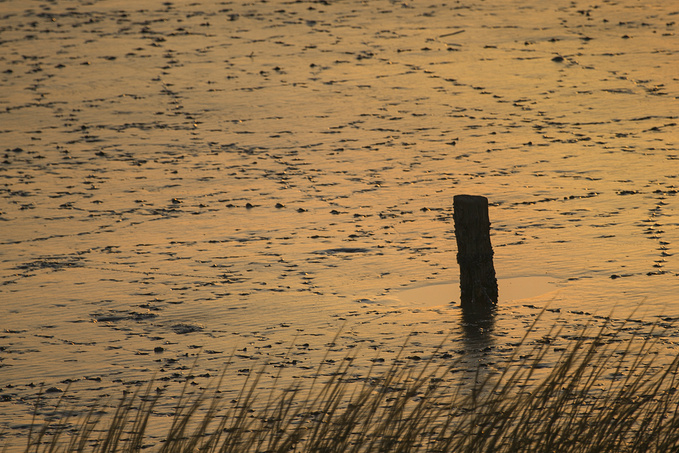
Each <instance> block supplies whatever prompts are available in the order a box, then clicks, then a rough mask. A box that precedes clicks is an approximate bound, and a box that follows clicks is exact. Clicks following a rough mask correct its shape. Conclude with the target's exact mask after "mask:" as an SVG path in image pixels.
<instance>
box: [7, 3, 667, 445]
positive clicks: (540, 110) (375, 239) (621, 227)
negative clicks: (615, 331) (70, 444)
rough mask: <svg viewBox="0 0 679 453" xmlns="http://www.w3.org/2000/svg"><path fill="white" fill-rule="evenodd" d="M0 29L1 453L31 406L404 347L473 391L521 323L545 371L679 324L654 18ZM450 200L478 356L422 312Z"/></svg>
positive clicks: (560, 10) (450, 276) (199, 15)
mask: <svg viewBox="0 0 679 453" xmlns="http://www.w3.org/2000/svg"><path fill="white" fill-rule="evenodd" d="M0 5H1V6H0V147H1V149H2V155H1V156H0V157H1V160H0V178H1V179H2V180H1V181H0V300H1V303H0V327H1V328H2V333H1V334H0V384H1V385H2V388H1V389H0V427H1V428H4V431H5V433H4V436H5V438H4V439H3V442H4V441H7V442H10V443H11V442H13V441H12V439H15V438H21V436H23V435H25V433H26V431H27V427H28V425H29V424H31V423H32V421H31V420H32V413H33V411H34V405H35V402H36V395H37V394H38V392H39V388H40V386H43V389H45V390H48V391H49V392H48V393H47V394H46V395H45V397H46V401H45V405H46V406H47V405H49V404H50V402H51V401H53V400H55V399H56V398H57V397H59V396H60V395H63V391H65V390H66V389H67V388H68V399H69V401H70V402H72V403H73V404H74V405H76V406H78V405H81V406H85V405H87V404H91V403H92V402H96V401H99V402H101V401H105V400H106V399H107V398H111V399H113V400H115V398H116V397H117V396H118V395H119V394H120V393H121V392H122V390H123V389H125V388H128V387H130V386H132V387H134V386H135V385H141V384H142V383H146V382H148V381H149V380H150V379H151V378H152V377H154V376H155V379H156V380H158V382H159V391H165V392H167V393H168V394H172V392H176V391H178V389H179V388H181V386H182V385H183V383H184V382H185V381H186V379H187V377H188V378H189V379H191V380H192V382H193V383H194V384H195V386H197V387H200V386H201V385H205V382H207V380H209V379H210V377H211V376H215V375H217V374H218V373H219V370H221V369H223V367H224V365H225V363H226V362H228V361H232V362H234V365H233V366H232V368H233V369H234V370H236V373H235V375H234V376H231V380H230V381H229V382H231V383H232V384H233V389H236V388H238V386H239V385H240V383H242V380H243V379H244V377H245V376H247V374H248V373H249V371H250V370H251V369H254V367H255V366H256V364H258V363H261V362H262V361H268V362H269V367H270V368H269V369H270V373H271V374H272V375H273V374H275V373H278V371H279V370H281V369H284V370H285V373H288V375H289V376H290V377H293V376H295V375H303V374H304V373H305V372H306V371H307V370H313V369H315V366H316V365H317V364H318V362H319V361H321V360H323V357H324V354H325V352H326V351H327V349H328V347H330V348H333V349H334V350H336V351H335V352H338V353H339V354H342V353H344V352H346V351H348V350H351V349H353V348H357V347H358V348H363V349H365V351H366V354H365V357H364V358H365V362H366V367H368V366H379V364H380V363H381V362H380V360H383V361H384V363H386V364H388V363H389V361H390V360H391V358H393V355H394V354H395V351H397V350H398V348H399V347H400V345H401V344H403V342H404V340H405V338H406V336H407V335H408V334H411V333H412V334H414V336H413V337H412V338H411V342H410V346H409V347H410V348H412V350H411V351H409V354H410V355H412V356H415V355H419V356H422V357H425V356H426V355H427V354H428V353H429V351H431V350H432V348H433V347H434V346H435V345H438V344H439V343H440V342H441V340H442V339H443V338H446V336H448V335H450V336H449V340H447V341H448V343H446V346H445V347H444V350H445V351H447V352H449V353H450V354H465V353H466V354H468V355H469V361H468V365H469V367H470V368H473V367H474V366H475V364H476V363H478V360H477V359H476V358H475V357H477V356H475V355H474V354H484V355H488V354H490V355H494V356H497V357H500V356H502V355H503V354H508V351H509V350H511V344H512V343H513V342H514V341H515V339H516V338H521V337H522V335H523V332H524V330H525V328H526V327H527V326H528V325H530V324H531V323H532V321H533V320H534V318H535V317H536V316H537V315H538V313H539V312H540V311H541V309H542V308H543V307H545V306H548V309H549V311H547V312H545V314H544V317H543V319H542V322H544V323H545V326H549V325H550V324H553V323H561V324H562V325H563V326H565V327H564V329H565V330H564V331H563V332H562V333H563V335H561V336H560V337H559V338H558V339H553V341H554V342H555V346H554V347H555V348H560V347H562V346H563V345H558V343H559V342H568V341H569V339H570V338H572V336H569V335H570V334H569V333H568V332H577V331H579V329H580V328H581V327H582V326H583V325H588V324H592V323H594V324H596V323H599V322H604V320H606V319H607V318H609V317H610V318H612V319H614V320H618V319H624V318H626V317H627V316H628V315H629V313H630V312H632V311H634V310H636V312H635V314H634V317H635V320H636V321H637V322H638V324H639V325H640V326H646V325H652V324H654V323H656V322H657V321H658V320H660V322H663V323H671V322H672V321H673V320H674V319H675V318H677V317H679V305H678V304H677V290H678V289H679V277H678V273H679V268H678V267H679V266H678V264H679V261H678V258H677V250H676V246H677V243H678V242H679V228H678V227H679V211H678V208H677V200H678V198H677V193H678V192H679V179H678V175H679V145H678V142H679V132H678V129H677V116H678V114H677V112H678V110H677V105H678V104H677V96H679V78H678V76H677V67H678V63H679V58H678V51H679V40H677V36H676V33H677V25H676V21H677V18H678V16H679V8H677V6H676V5H673V3H672V2H664V1H660V0H657V1H651V2H644V4H643V5H642V4H640V3H639V2H636V1H633V0H622V1H619V2H615V3H613V2H608V1H602V2H595V3H593V4H585V3H575V2H570V1H557V2H549V3H544V2H537V1H534V2H522V4H521V5H520V6H517V5H516V4H514V3H512V2H504V1H500V0H491V1H485V2H472V1H470V2H465V1H459V2H457V1H455V2H448V3H446V4H443V3H441V2H430V1H422V2H420V1H414V2H399V1H375V2H372V1H371V2H356V1H339V2H323V1H322V2H316V1H309V2H305V1H299V2H277V1H276V2H273V1H272V2H229V1H227V2H215V1H199V2H193V3H184V2H176V3H173V2H165V3H162V4H161V3H156V2H143V1H142V2H124V1H113V0H111V1H64V2H61V1H60V2H49V1H31V2H29V3H26V2H24V1H18V0H9V1H4V2H2V3H0ZM460 193H471V194H478V195H484V196H487V197H488V198H489V200H490V202H491V208H490V217H491V222H492V241H493V245H494V248H495V268H496V270H497V273H498V276H499V277H500V278H501V280H502V281H505V282H506V285H508V286H506V287H507V288H509V289H507V291H510V289H511V291H512V292H511V293H508V294H512V297H504V298H503V294H502V293H501V294H500V298H501V304H500V307H499V311H498V313H497V316H496V318H495V320H494V323H493V326H492V328H490V329H488V330H487V331H486V332H482V335H480V336H478V335H477V333H478V332H477V333H470V332H469V331H468V330H466V329H465V325H464V323H463V322H462V318H461V313H460V310H459V308H458V306H457V305H456V303H455V298H456V297H457V295H456V294H452V295H451V297H450V298H447V297H446V296H445V294H443V295H441V291H440V290H442V289H443V290H444V291H445V290H450V291H454V289H455V285H456V284H455V279H456V278H457V272H458V269H457V265H456V261H455V253H456V249H455V237H454V231H453V223H452V199H453V196H454V195H455V194H460ZM446 285H447V286H446ZM517 285H518V288H517V287H516V286H517ZM543 285H544V286H543ZM537 288H539V289H540V290H537ZM543 290H544V291H543ZM501 291H502V283H501ZM451 302H452V303H451ZM340 329H341V332H342V333H341V334H340V336H339V337H338V340H339V341H338V342H336V343H333V344H332V345H329V342H330V341H331V340H332V339H333V338H334V336H335V334H336V333H337V332H338V331H340ZM545 329H547V327H545ZM545 332H546V330H543V331H540V330H539V329H538V330H536V333H535V335H536V338H537V339H536V341H538V340H539V339H541V338H542V336H543V335H544V334H545ZM664 335H665V336H664V337H663V339H662V341H661V342H660V343H659V344H660V345H661V346H662V347H661V349H660V350H659V352H658V355H659V357H672V356H673V355H675V354H676V352H677V351H676V338H675V337H674V336H673V335H672V334H671V330H670V331H667V332H665V334H664ZM550 341H552V340H550ZM446 348H447V349H446ZM470 351H475V352H474V353H472V352H470ZM197 356H198V359H196V357H197ZM659 360H660V359H659ZM194 363H195V368H193V371H191V367H192V366H194V365H193V364H194ZM659 363H660V365H659V366H661V364H662V361H659ZM375 364H377V365H375ZM359 369H360V367H359ZM285 373H284V377H285ZM227 390H228V389H227ZM227 390H225V391H227ZM234 391H235V390H234ZM1 430H2V429H0V431H1ZM19 442H23V440H20V441H19ZM22 445H23V444H22Z"/></svg>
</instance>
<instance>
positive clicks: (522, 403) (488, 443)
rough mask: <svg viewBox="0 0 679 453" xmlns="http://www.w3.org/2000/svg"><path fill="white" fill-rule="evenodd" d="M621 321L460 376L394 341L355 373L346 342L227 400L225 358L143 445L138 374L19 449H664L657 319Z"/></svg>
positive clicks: (147, 413) (149, 404)
mask: <svg viewBox="0 0 679 453" xmlns="http://www.w3.org/2000/svg"><path fill="white" fill-rule="evenodd" d="M536 322H537V321H536ZM533 325H535V324H533ZM558 329H559V328H558V327H556V326H554V327H553V328H552V331H551V332H550V335H549V337H555V336H557V335H559V333H560V332H559V330H558ZM629 330H630V329H629V328H628V326H627V324H623V325H622V326H619V327H612V326H611V325H610V324H605V325H603V326H601V327H599V328H597V329H595V328H593V327H587V328H584V329H583V330H582V331H581V332H580V334H579V335H576V336H575V338H573V340H572V341H571V342H570V346H569V347H567V348H564V349H563V350H562V351H560V352H558V354H559V355H558V356H557V357H556V358H555V357H554V354H555V353H554V351H553V349H554V348H551V349H550V345H549V342H548V341H546V342H538V343H537V344H535V345H532V346H529V345H528V342H527V341H526V338H528V333H527V334H526V336H525V337H524V339H523V340H522V341H521V342H520V344H518V346H516V348H515V349H514V351H513V352H512V353H511V356H510V357H509V359H508V360H507V361H506V362H503V364H502V366H501V367H499V368H498V371H496V372H492V373H480V372H479V373H478V374H477V375H476V378H475V379H468V382H465V383H461V382H460V381H459V379H458V378H456V376H459V374H460V361H459V360H453V359H450V358H446V359H444V358H442V357H444V356H443V355H442V354H441V353H440V352H441V350H440V349H439V350H437V351H434V353H433V354H432V356H431V357H432V358H431V359H429V360H422V361H418V360H409V359H406V358H403V355H404V351H405V346H404V348H402V349H401V351H400V353H398V355H397V357H396V358H395V359H394V360H393V363H392V364H391V365H390V366H389V367H387V369H386V371H382V372H377V371H376V369H374V368H373V369H370V371H369V372H368V373H367V374H366V375H364V376H362V377H360V378H357V377H356V373H354V372H353V371H354V370H353V368H352V367H353V362H354V359H355V357H356V355H355V354H356V352H354V355H349V356H346V357H344V360H340V361H339V363H338V364H335V365H332V366H333V367H334V368H332V369H330V370H328V367H329V366H330V365H328V364H327V362H326V360H323V361H322V362H321V365H319V366H318V368H317V369H316V372H315V374H314V376H313V378H312V379H311V380H309V379H306V380H302V379H298V380H296V381H294V382H293V383H292V384H289V385H287V386H285V387H284V388H279V386H278V385H276V384H274V386H273V389H269V390H262V388H261V387H262V386H261V385H260V378H261V376H262V374H263V367H262V370H260V371H259V372H257V371H253V372H251V373H250V375H249V376H248V378H247V380H246V382H245V384H244V385H243V387H242V389H241V390H240V393H239V395H238V396H237V398H234V399H231V400H228V401H227V399H226V398H224V397H223V396H222V394H221V393H220V391H219V388H220V386H221V385H222V380H223V379H224V378H225V377H227V376H228V375H229V371H230V370H229V369H228V368H227V369H225V370H224V372H223V373H222V375H221V377H220V378H219V379H217V380H216V381H215V382H214V383H213V384H212V385H211V386H210V387H209V388H207V389H205V390H203V391H201V392H200V393H199V394H198V395H197V396H187V388H188V387H187V385H188V381H189V380H188V379H187V382H186V384H185V386H184V391H183V392H182V395H181V397H180V399H179V401H178V402H177V404H176V406H175V410H174V417H173V418H172V422H171V424H170V427H169V429H168V431H167V433H166V434H165V435H164V436H163V437H162V438H160V440H159V441H157V437H154V439H156V441H155V443H153V442H151V441H150V438H149V432H148V426H149V419H150V417H151V416H152V414H153V411H154V407H156V404H157V403H158V402H159V399H160V398H161V395H160V394H155V393H154V392H153V383H152V382H151V383H149V384H148V386H146V387H145V389H144V390H140V389H137V391H136V392H134V393H130V394H126V395H124V396H123V397H122V398H121V400H120V402H119V404H118V406H117V408H116V410H115V411H114V413H113V414H111V415H108V416H104V415H103V414H101V413H99V412H97V411H96V410H95V409H91V410H90V411H89V412H87V413H86V414H85V415H81V416H80V418H79V419H77V420H70V419H62V420H59V422H58V423H52V424H49V423H47V424H45V425H44V426H42V428H41V429H40V430H38V431H36V432H29V433H28V435H27V439H26V442H27V443H26V448H25V451H26V452H36V453H38V452H60V451H76V452H81V451H83V452H84V451H88V452H89V451H93V452H138V451H158V452H193V451H200V452H271V453H273V452H324V453H326V452H327V453H330V452H341V453H349V452H470V453H471V452H487V451H493V452H533V451H540V452H547V451H549V452H644V453H649V452H667V451H677V448H679V416H678V415H677V407H678V405H679V397H678V395H677V391H676V389H677V384H678V382H677V368H678V367H679V358H676V359H675V360H673V361H671V363H666V364H664V365H663V366H662V367H661V366H657V365H655V364H654V358H655V357H656V354H655V349H656V347H657V346H658V345H657V341H658V338H661V337H662V335H659V334H658V331H659V330H660V327H659V326H658V325H656V326H655V327H654V328H653V329H651V332H646V333H645V334H644V335H643V337H642V336H641V335H638V336H636V335H632V336H631V337H630V335H628V333H629ZM623 334H624V335H623ZM327 354H328V353H327V352H326V357H327ZM548 354H551V356H550V357H549V359H548ZM276 382H278V381H276ZM59 404H61V403H59ZM59 404H57V406H59Z"/></svg>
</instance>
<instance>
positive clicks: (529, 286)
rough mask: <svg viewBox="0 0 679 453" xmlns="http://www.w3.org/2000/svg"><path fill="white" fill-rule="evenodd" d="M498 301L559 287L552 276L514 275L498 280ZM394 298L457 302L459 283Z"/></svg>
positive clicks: (422, 302)
mask: <svg viewBox="0 0 679 453" xmlns="http://www.w3.org/2000/svg"><path fill="white" fill-rule="evenodd" d="M497 283H498V291H499V302H509V301H513V300H520V299H530V298H533V297H538V296H541V295H543V294H547V293H550V292H553V291H556V290H558V289H559V286H557V279H555V278H552V277H516V278H503V279H499V280H498V282H497ZM395 296H396V298H397V299H398V300H399V301H401V302H405V303H407V304H408V305H411V306H427V307H432V306H437V305H444V304H448V303H459V301H460V284H459V282H457V281H452V282H447V283H439V284H436V285H426V286H420V287H418V288H409V289H406V290H403V291H399V292H398V293H396V294H395Z"/></svg>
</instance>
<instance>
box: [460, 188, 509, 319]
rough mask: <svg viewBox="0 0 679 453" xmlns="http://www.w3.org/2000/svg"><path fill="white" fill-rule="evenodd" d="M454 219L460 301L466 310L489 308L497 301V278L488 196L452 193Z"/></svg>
mask: <svg viewBox="0 0 679 453" xmlns="http://www.w3.org/2000/svg"><path fill="white" fill-rule="evenodd" d="M453 220H454V221H455V238H456V240H457V263H458V264H459V265H460V303H461V304H462V308H463V310H465V311H468V312H475V313H483V312H489V311H491V310H492V308H493V307H494V306H495V305H496V304H497V296H498V293H497V279H496V278H495V267H494V266H493V247H492V246H491V244H490V219H489V217H488V199H487V198H486V197H481V196H476V195H455V197H454V198H453Z"/></svg>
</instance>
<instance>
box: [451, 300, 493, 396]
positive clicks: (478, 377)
mask: <svg viewBox="0 0 679 453" xmlns="http://www.w3.org/2000/svg"><path fill="white" fill-rule="evenodd" d="M460 321H461V325H462V335H463V342H464V354H465V362H466V363H467V364H468V368H467V373H468V374H467V382H469V381H471V382H470V384H471V388H470V391H471V393H472V394H473V395H474V397H475V398H476V397H478V396H479V392H480V393H483V392H484V390H483V389H484V388H486V389H487V388H491V387H492V386H489V385H488V384H490V382H488V380H489V379H491V376H492V374H493V373H494V370H493V367H492V364H493V363H494V362H495V360H497V357H496V355H495V354H494V352H493V346H494V344H495V341H494V338H493V329H494V327H495V311H494V310H493V311H489V312H482V313H479V312H475V311H471V310H464V309H463V310H462V316H461V319H460ZM484 384H485V385H484Z"/></svg>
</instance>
